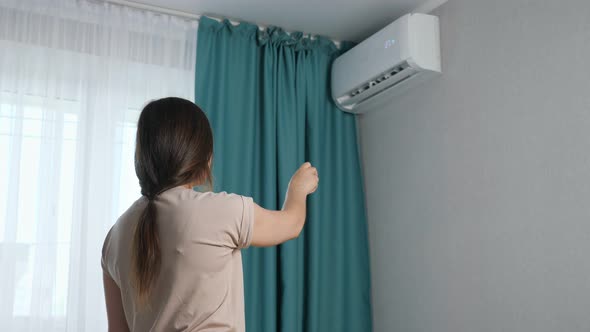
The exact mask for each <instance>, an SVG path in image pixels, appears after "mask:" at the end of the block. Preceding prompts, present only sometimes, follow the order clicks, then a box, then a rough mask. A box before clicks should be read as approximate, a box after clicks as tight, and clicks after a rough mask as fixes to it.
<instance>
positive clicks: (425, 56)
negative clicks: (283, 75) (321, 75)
mask: <svg viewBox="0 0 590 332" xmlns="http://www.w3.org/2000/svg"><path fill="white" fill-rule="evenodd" d="M439 35H440V33H439V23H438V17H436V16H432V15H426V14H407V15H404V16H402V17H401V18H399V19H398V20H396V21H395V22H393V23H391V24H390V25H388V26H386V27H385V28H383V29H382V30H380V31H379V32H377V33H376V34H374V35H373V36H371V37H369V38H368V39H366V40H364V41H363V42H361V43H360V44H358V45H356V46H355V47H354V48H352V49H350V50H349V51H348V52H346V53H344V54H342V55H341V56H339V57H338V58H337V59H336V60H334V63H333V65H332V79H331V84H332V97H333V98H334V101H335V102H336V104H337V105H338V107H339V108H341V109H342V110H343V111H346V112H351V113H362V112H365V111H367V110H368V109H369V108H367V107H363V106H364V105H368V104H369V102H370V101H376V100H379V99H382V98H391V97H392V96H394V95H397V94H399V93H401V92H403V91H405V90H407V89H408V88H409V87H411V86H414V85H416V84H417V83H419V82H422V81H424V80H425V79H428V78H430V77H432V76H433V75H436V74H438V73H440V72H441V65H440V36H439Z"/></svg>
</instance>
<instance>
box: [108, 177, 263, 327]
mask: <svg viewBox="0 0 590 332" xmlns="http://www.w3.org/2000/svg"><path fill="white" fill-rule="evenodd" d="M146 204H147V199H146V198H143V197H142V198H140V199H138V200H137V201H136V202H135V203H134V204H133V205H132V206H131V207H130V208H129V209H128V210H127V211H126V212H125V213H124V214H123V215H122V216H121V217H120V218H119V220H117V222H116V223H115V225H114V226H113V227H112V228H111V230H110V232H109V233H108V235H107V237H106V239H105V242H104V247H103V254H102V267H103V270H104V271H106V273H108V274H109V275H110V276H111V278H112V279H113V280H114V281H115V282H116V283H117V285H118V286H119V288H120V289H121V297H122V300H123V309H124V310H125V318H126V319H127V324H128V325H129V328H130V330H131V331H142V332H144V331H244V330H245V320H244V285H243V273H242V255H241V253H240V249H241V248H246V247H248V246H249V245H250V241H251V239H252V228H253V219H254V205H253V201H252V198H249V197H244V196H240V195H234V194H227V193H225V192H223V193H200V192H196V191H193V190H191V189H186V188H183V187H176V188H173V189H170V190H167V191H165V192H163V193H162V194H160V195H159V196H158V197H157V198H156V200H155V204H156V208H157V221H156V222H157V224H158V231H159V239H160V249H161V253H162V260H161V270H160V275H159V278H158V279H157V280H156V282H155V283H154V287H153V288H152V292H151V296H150V300H149V302H148V305H146V306H145V307H144V308H143V309H141V310H140V309H139V308H137V306H136V303H135V302H134V298H135V294H134V288H133V287H132V286H131V284H130V267H131V259H130V257H131V248H130V246H131V243H132V239H133V230H134V226H135V225H136V223H137V221H138V218H139V216H140V214H141V212H142V211H143V209H144V208H145V206H146Z"/></svg>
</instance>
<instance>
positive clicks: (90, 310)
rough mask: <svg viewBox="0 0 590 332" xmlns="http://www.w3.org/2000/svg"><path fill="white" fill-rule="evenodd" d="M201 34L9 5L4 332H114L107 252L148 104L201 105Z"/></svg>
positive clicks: (107, 12)
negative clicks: (197, 91)
mask: <svg viewBox="0 0 590 332" xmlns="http://www.w3.org/2000/svg"><path fill="white" fill-rule="evenodd" d="M196 31H197V23H196V22H194V21H193V22H191V21H186V20H182V19H180V18H175V17H170V16H166V15H160V14H155V13H150V12H144V11H139V10H135V9H130V8H126V7H122V6H118V5H112V4H107V3H105V2H102V1H74V0H51V1H47V0H18V1H10V0H0V331H106V316H105V309H104V300H103V287H102V272H101V269H100V249H101V247H102V241H103V239H104V236H105V234H106V232H107V231H108V229H109V228H110V226H111V225H112V224H113V223H114V222H115V220H116V218H117V217H118V216H119V215H120V214H121V213H122V212H123V211H124V210H125V209H126V208H127V207H128V206H129V205H130V203H131V202H132V201H134V200H135V199H137V198H138V197H139V186H138V183H137V178H136V176H135V172H134V168H133V150H134V141H135V137H134V135H135V125H136V121H137V117H138V113H139V111H140V109H141V107H142V106H143V105H144V104H145V103H146V101H148V100H150V99H154V98H158V97H162V96H171V95H173V96H180V97H184V98H187V99H190V100H192V99H193V95H194V68H195V54H196Z"/></svg>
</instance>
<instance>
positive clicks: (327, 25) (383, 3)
mask: <svg viewBox="0 0 590 332" xmlns="http://www.w3.org/2000/svg"><path fill="white" fill-rule="evenodd" d="M432 1H436V0H135V1H134V2H140V3H143V4H149V5H154V6H158V7H163V8H167V9H174V10H179V11H183V12H188V13H192V14H204V15H211V16H215V17H223V18H230V19H235V20H238V21H247V22H251V23H256V24H258V25H263V26H269V25H275V26H280V27H282V28H284V29H285V30H287V31H302V32H305V33H311V34H319V35H323V36H326V37H329V38H332V39H335V40H349V41H360V40H362V39H364V38H366V37H368V36H370V35H371V34H373V33H374V32H377V31H378V30H379V29H381V28H382V27H384V26H386V25H387V24H388V23H390V22H392V21H394V20H395V19H396V18H398V17H400V16H401V15H403V14H406V13H408V12H410V11H412V10H414V9H416V8H418V7H420V6H422V5H425V6H428V4H427V3H428V2H432ZM438 2H441V1H440V0H438Z"/></svg>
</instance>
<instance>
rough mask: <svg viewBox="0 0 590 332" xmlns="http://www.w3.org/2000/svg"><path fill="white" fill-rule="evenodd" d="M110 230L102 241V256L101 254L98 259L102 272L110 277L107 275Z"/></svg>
mask: <svg viewBox="0 0 590 332" xmlns="http://www.w3.org/2000/svg"><path fill="white" fill-rule="evenodd" d="M112 231H113V230H112V228H111V230H109V232H108V233H107V236H106V237H105V239H104V243H103V245H102V254H101V258H100V265H101V266H102V270H103V271H104V272H105V273H106V274H108V275H111V274H110V273H109V268H108V263H107V260H108V252H109V248H110V244H111V232H112Z"/></svg>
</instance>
